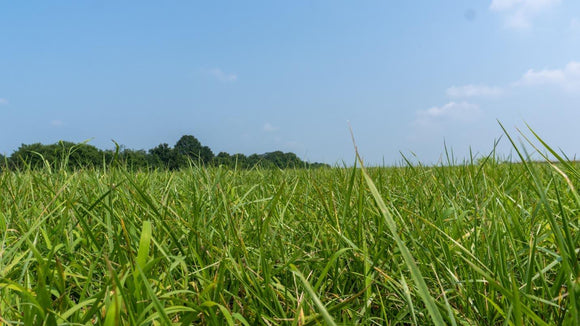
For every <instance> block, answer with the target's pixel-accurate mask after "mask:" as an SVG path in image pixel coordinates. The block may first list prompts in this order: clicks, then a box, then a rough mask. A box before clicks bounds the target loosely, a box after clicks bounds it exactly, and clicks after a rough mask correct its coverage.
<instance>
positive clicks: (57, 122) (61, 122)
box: [50, 120, 64, 128]
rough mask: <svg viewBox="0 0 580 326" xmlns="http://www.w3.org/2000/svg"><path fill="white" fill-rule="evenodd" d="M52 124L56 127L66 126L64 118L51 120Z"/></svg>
mask: <svg viewBox="0 0 580 326" xmlns="http://www.w3.org/2000/svg"><path fill="white" fill-rule="evenodd" d="M50 125H51V126H53V127H56V128H59V127H62V126H64V122H63V121H62V120H51V121H50Z"/></svg>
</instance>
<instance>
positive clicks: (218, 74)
mask: <svg viewBox="0 0 580 326" xmlns="http://www.w3.org/2000/svg"><path fill="white" fill-rule="evenodd" d="M208 73H209V75H210V76H212V77H214V78H215V79H217V80H219V81H221V82H224V83H232V82H235V81H236V80H238V75H236V74H233V73H226V72H224V71H222V70H221V69H220V68H214V69H210V70H208Z"/></svg>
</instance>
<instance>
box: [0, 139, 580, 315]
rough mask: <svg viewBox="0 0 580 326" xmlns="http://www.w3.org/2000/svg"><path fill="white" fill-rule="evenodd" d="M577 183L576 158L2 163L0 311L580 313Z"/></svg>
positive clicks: (371, 313) (19, 312) (256, 313)
mask: <svg viewBox="0 0 580 326" xmlns="http://www.w3.org/2000/svg"><path fill="white" fill-rule="evenodd" d="M544 149H547V150H550V149H549V148H547V147H546V148H544ZM522 154H523V153H522ZM524 158H525V157H524ZM578 187H580V174H579V173H578V169H577V166H576V165H575V164H573V163H566V161H565V160H563V163H562V162H560V163H558V164H557V165H556V164H548V163H532V162H528V163H526V164H523V163H511V164H510V163H501V164H500V163H498V160H496V159H493V158H492V159H489V160H486V159H485V158H481V159H479V160H477V162H471V161H470V162H467V163H464V164H459V165H456V166H438V167H427V166H421V165H415V166H402V167H392V168H369V169H366V170H363V169H360V164H358V165H357V167H351V168H332V169H326V168H325V169H317V170H261V169H253V170H228V169H223V168H198V167H192V168H190V169H186V170H182V171H179V172H163V171H158V172H130V171H127V170H126V169H124V168H122V167H116V168H111V169H109V170H80V171H76V172H72V171H65V170H58V169H55V170H51V169H49V168H46V169H43V170H38V171H21V172H8V171H4V172H2V173H0V324H2V325H13V324H14V325H55V324H64V325H94V324H95V325H142V324H143V325H169V324H177V325H179V324H184V325H188V324H211V325H222V324H231V325H233V324H243V325H256V324H262V325H277V324H288V325H316V324H330V325H332V324H348V325H350V324H364V325H371V324H377V325H397V324H399V325H401V324H402V325H409V324H414V325H427V324H439V325H504V324H506V325H522V324H525V325H528V324H537V325H558V324H563V325H578V324H580V322H579V321H580V284H579V283H580V262H579V258H578V257H579V250H580V245H579V243H580V241H579V240H580V239H579V237H580V232H579V227H580V222H579V217H580V211H579V210H580V199H579V195H578V192H577V190H576V189H578Z"/></svg>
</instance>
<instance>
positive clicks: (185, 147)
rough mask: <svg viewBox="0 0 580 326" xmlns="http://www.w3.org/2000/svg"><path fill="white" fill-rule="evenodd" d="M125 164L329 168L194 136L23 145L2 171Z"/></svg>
mask: <svg viewBox="0 0 580 326" xmlns="http://www.w3.org/2000/svg"><path fill="white" fill-rule="evenodd" d="M111 164H122V165H124V166H126V167H128V168H131V169H141V170H142V169H151V170H154V169H167V170H178V169H181V168H183V167H188V166H190V165H192V164H193V165H203V166H220V165H221V166H225V167H229V168H241V169H249V168H253V167H256V166H259V167H262V168H281V169H284V168H316V167H323V166H328V164H323V163H309V162H305V161H303V160H301V159H300V158H299V157H298V156H296V154H294V153H291V152H289V153H284V152H281V151H275V152H269V153H264V154H252V155H249V156H246V155H244V154H239V153H238V154H233V155H230V154H228V153H226V152H220V153H219V154H217V155H214V153H213V151H212V150H211V149H210V148H209V147H208V146H203V145H202V144H201V143H200V142H199V140H198V139H197V138H195V137H194V136H191V135H184V136H182V137H181V138H180V139H179V140H178V141H177V143H175V145H174V146H173V147H171V146H169V145H168V144H167V143H162V144H159V145H158V146H156V147H154V148H152V149H149V150H148V151H145V150H133V149H128V148H125V147H124V146H118V145H117V147H116V149H115V150H101V149H99V148H97V147H95V146H93V145H89V144H87V143H73V142H67V141H60V142H58V143H55V144H50V145H44V144H41V143H34V144H22V145H21V146H20V147H19V148H18V149H17V150H16V151H14V152H13V153H12V154H11V155H10V156H8V157H4V156H3V155H2V154H0V169H11V170H19V169H28V168H31V169H38V168H42V167H46V166H50V167H51V168H66V169H78V168H89V167H104V166H110V165H111Z"/></svg>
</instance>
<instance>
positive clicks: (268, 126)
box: [263, 122, 279, 132]
mask: <svg viewBox="0 0 580 326" xmlns="http://www.w3.org/2000/svg"><path fill="white" fill-rule="evenodd" d="M263 129H264V131H265V132H274V131H277V130H278V129H279V128H278V127H275V126H273V125H272V124H271V123H269V122H266V123H265V124H264V128H263Z"/></svg>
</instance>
